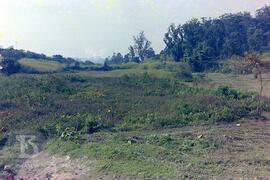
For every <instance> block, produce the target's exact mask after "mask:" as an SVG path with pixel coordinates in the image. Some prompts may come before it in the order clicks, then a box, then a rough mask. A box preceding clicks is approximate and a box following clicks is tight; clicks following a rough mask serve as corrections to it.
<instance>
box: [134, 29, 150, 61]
mask: <svg viewBox="0 0 270 180" xmlns="http://www.w3.org/2000/svg"><path fill="white" fill-rule="evenodd" d="M133 41H134V45H133V46H132V48H133V50H134V53H135V55H136V56H138V57H139V60H140V61H144V59H145V58H146V57H147V54H148V53H149V51H151V42H150V41H149V40H148V39H147V38H146V37H145V34H144V31H142V32H140V33H139V35H137V36H133Z"/></svg>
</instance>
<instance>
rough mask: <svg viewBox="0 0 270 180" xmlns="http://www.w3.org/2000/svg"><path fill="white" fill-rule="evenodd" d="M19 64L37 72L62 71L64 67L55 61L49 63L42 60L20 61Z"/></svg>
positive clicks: (24, 59)
mask: <svg viewBox="0 0 270 180" xmlns="http://www.w3.org/2000/svg"><path fill="white" fill-rule="evenodd" d="M19 63H20V64H21V65H23V66H25V67H26V68H30V69H32V70H35V71H39V72H56V71H59V70H62V69H63V68H64V67H65V66H64V65H63V64H61V63H59V62H56V61H49V60H43V59H38V60H37V59H26V58H23V59H20V60H19Z"/></svg>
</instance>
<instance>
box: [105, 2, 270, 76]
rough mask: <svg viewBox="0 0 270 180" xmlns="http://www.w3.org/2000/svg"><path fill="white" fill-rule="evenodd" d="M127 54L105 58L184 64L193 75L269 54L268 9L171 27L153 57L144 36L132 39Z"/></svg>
mask: <svg viewBox="0 0 270 180" xmlns="http://www.w3.org/2000/svg"><path fill="white" fill-rule="evenodd" d="M133 39H134V45H133V46H130V47H129V53H128V54H126V55H124V56H122V55H121V54H120V53H118V54H114V55H113V56H112V57H110V58H107V61H106V62H107V63H108V64H122V63H126V62H130V61H134V62H141V61H143V60H144V59H145V58H153V59H164V60H167V59H173V60H174V61H185V62H187V63H189V64H190V65H191V67H192V68H193V70H194V71H204V70H206V69H209V68H215V67H216V66H217V64H218V61H219V60H220V59H226V58H229V57H231V56H233V55H243V54H245V53H248V52H269V51H270V6H265V7H263V8H261V9H258V10H257V11H256V13H255V16H254V17H253V16H252V15H251V14H250V13H248V12H242V13H237V14H224V15H222V16H220V17H219V18H215V19H212V18H201V19H195V18H194V19H192V20H190V21H188V22H186V23H184V24H179V25H175V24H171V25H170V26H169V28H168V32H166V33H165V36H164V43H165V48H164V49H163V50H162V51H161V52H160V53H159V54H157V55H156V54H155V52H154V50H153V48H151V42H150V41H148V40H147V39H146V37H145V36H144V33H143V32H141V33H140V34H139V35H138V36H134V37H133Z"/></svg>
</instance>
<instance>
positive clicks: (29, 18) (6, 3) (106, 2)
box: [0, 0, 270, 58]
mask: <svg viewBox="0 0 270 180" xmlns="http://www.w3.org/2000/svg"><path fill="white" fill-rule="evenodd" d="M264 5H270V0H0V45H2V46H3V47H9V46H14V47H15V48H17V49H25V50H31V51H34V52H38V53H45V54H47V55H53V54H62V55H64V56H66V57H74V58H92V57H107V56H110V55H112V53H113V52H121V53H123V54H125V53H127V52H128V47H129V45H131V44H132V37H133V35H136V34H138V33H139V32H140V31H142V30H143V31H145V34H146V37H147V38H148V39H149V40H150V41H151V42H152V47H153V48H154V49H155V50H156V51H157V52H159V51H160V50H162V49H163V48H164V43H163V37H164V34H165V32H166V31H167V28H168V26H169V24H171V23H176V24H180V23H184V22H186V21H188V20H190V19H191V18H193V17H195V18H200V17H219V16H220V15H222V14H224V13H236V12H240V11H241V12H242V11H248V12H251V13H252V14H254V12H255V10H256V9H259V8H261V7H263V6H264Z"/></svg>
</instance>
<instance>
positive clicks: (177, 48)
mask: <svg viewBox="0 0 270 180" xmlns="http://www.w3.org/2000/svg"><path fill="white" fill-rule="evenodd" d="M163 41H164V43H165V44H166V49H165V50H164V51H163V52H168V53H169V54H170V55H171V56H172V57H173V59H174V60H175V61H180V60H181V59H182V58H183V56H184V32H183V28H182V26H181V25H179V26H177V27H176V26H175V25H174V24H171V25H170V26H169V28H168V32H167V33H166V34H165V37H164V39H163Z"/></svg>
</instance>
